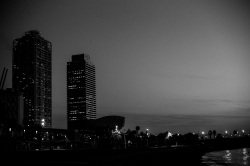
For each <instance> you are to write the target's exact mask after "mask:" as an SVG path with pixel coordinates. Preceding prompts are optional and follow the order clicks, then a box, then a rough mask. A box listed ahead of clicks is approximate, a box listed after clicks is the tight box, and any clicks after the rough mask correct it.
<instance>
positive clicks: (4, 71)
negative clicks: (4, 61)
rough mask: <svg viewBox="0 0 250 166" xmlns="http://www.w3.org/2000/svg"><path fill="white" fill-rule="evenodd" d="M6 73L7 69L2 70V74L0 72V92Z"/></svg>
mask: <svg viewBox="0 0 250 166" xmlns="http://www.w3.org/2000/svg"><path fill="white" fill-rule="evenodd" d="M7 72H8V69H5V68H4V69H3V72H2V76H1V80H0V90H3V87H4V83H5V79H6V76H7Z"/></svg>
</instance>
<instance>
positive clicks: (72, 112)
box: [67, 54, 96, 129]
mask: <svg viewBox="0 0 250 166" xmlns="http://www.w3.org/2000/svg"><path fill="white" fill-rule="evenodd" d="M93 119H96V82H95V65H94V64H93V63H92V62H91V60H90V57H89V55H87V54H78V55H72V61H71V62H68V63H67V123H68V129H84V128H85V126H84V125H85V124H86V123H85V122H86V121H87V120H93Z"/></svg>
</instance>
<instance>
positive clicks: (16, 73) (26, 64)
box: [12, 30, 52, 128]
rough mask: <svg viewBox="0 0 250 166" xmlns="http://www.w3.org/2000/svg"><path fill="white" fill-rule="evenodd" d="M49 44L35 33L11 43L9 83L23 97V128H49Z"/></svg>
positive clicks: (50, 47) (32, 31)
mask: <svg viewBox="0 0 250 166" xmlns="http://www.w3.org/2000/svg"><path fill="white" fill-rule="evenodd" d="M51 53H52V44H51V42H49V41H47V40H45V39H44V38H43V37H41V34H40V33H39V32H38V31H36V30H31V31H28V32H26V33H25V35H24V36H22V37H21V38H18V39H14V41H13V64H12V65H13V66H12V67H13V68H12V72H13V73H12V84H13V88H14V89H15V91H17V92H21V93H22V94H23V97H24V122H23V123H24V126H32V125H37V124H40V125H41V126H42V127H45V128H50V127H51V126H52V110H51V106H52V101H51V100H52V99H51V93H52V92H51Z"/></svg>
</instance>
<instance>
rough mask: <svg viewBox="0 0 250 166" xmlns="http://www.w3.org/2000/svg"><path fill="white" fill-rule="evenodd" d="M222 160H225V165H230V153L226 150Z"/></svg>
mask: <svg viewBox="0 0 250 166" xmlns="http://www.w3.org/2000/svg"><path fill="white" fill-rule="evenodd" d="M223 158H224V159H225V162H226V163H231V160H232V158H231V152H230V150H226V154H225V155H224V156H223Z"/></svg>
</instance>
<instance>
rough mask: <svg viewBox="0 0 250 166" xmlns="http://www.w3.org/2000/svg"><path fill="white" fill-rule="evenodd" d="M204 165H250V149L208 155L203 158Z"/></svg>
mask: <svg viewBox="0 0 250 166" xmlns="http://www.w3.org/2000/svg"><path fill="white" fill-rule="evenodd" d="M202 165H209V166H220V165H235V166H237V165H245V166H247V165H250V148H243V149H235V150H224V151H218V152H210V153H206V154H205V155H204V156H203V157H202Z"/></svg>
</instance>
